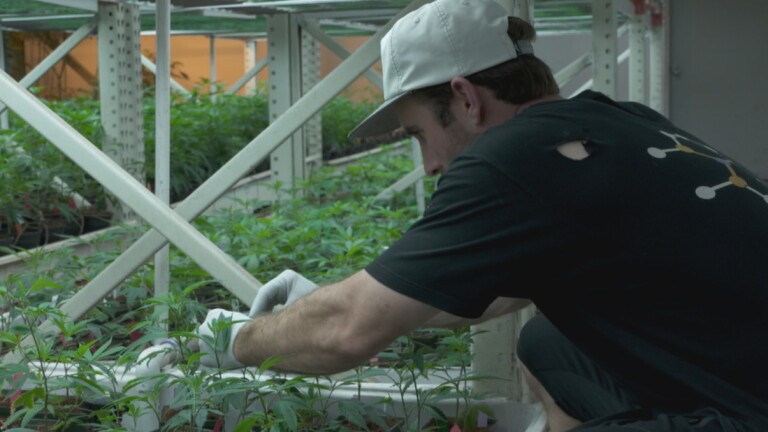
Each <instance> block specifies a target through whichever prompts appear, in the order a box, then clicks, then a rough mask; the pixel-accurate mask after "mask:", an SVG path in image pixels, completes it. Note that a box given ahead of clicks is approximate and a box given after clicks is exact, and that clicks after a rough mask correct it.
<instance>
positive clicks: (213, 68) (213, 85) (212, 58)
mask: <svg viewBox="0 0 768 432" xmlns="http://www.w3.org/2000/svg"><path fill="white" fill-rule="evenodd" d="M209 42H210V44H209V51H210V55H209V56H210V62H211V63H210V71H211V72H210V77H209V78H210V80H211V83H210V85H211V87H210V92H211V94H213V93H215V92H216V80H217V79H218V78H217V77H216V36H215V35H210V36H209Z"/></svg>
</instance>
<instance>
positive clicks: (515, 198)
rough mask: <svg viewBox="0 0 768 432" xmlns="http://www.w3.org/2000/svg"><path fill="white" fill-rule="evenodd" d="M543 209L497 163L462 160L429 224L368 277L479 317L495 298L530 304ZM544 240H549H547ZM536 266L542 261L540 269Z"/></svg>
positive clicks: (414, 230) (445, 182) (436, 198)
mask: <svg viewBox="0 0 768 432" xmlns="http://www.w3.org/2000/svg"><path fill="white" fill-rule="evenodd" d="M537 207H538V204H537V203H536V202H535V199H534V198H533V197H531V196H530V195H529V194H527V193H525V191H523V190H522V188H520V187H518V186H517V185H516V184H515V183H514V182H513V181H512V180H511V179H510V178H508V177H507V176H505V175H504V174H502V173H501V172H499V171H498V170H496V169H495V168H494V167H492V166H491V164H488V163H486V162H485V161H483V160H481V159H479V158H476V157H472V156H467V155H463V156H459V157H458V158H457V159H455V160H454V162H453V164H452V166H451V169H450V170H449V171H448V172H447V173H446V174H445V175H444V176H443V177H442V178H441V179H440V182H439V186H438V189H437V191H436V192H435V193H434V195H433V199H432V203H431V205H430V207H429V208H428V209H427V212H426V214H425V216H424V218H423V219H421V220H420V221H418V222H417V223H416V224H414V225H413V226H412V227H411V228H410V229H409V230H408V231H407V232H406V233H405V235H404V236H403V237H402V238H401V239H400V240H399V241H398V242H396V243H395V244H394V245H392V246H391V247H390V248H389V249H388V250H387V251H385V252H384V254H382V255H381V256H380V257H379V258H377V259H376V260H375V261H373V262H372V263H371V264H370V265H369V266H368V267H367V268H366V271H367V272H368V273H369V274H370V275H371V276H372V277H373V278H375V279H376V280H378V281H379V282H381V283H382V284H384V285H386V286H387V287H389V288H391V289H393V290H395V291H398V292H400V293H401V294H404V295H406V296H408V297H411V298H414V299H416V300H419V301H422V302H424V303H427V304H429V305H431V306H434V307H437V308H439V309H441V310H443V311H446V312H448V313H451V314H454V315H458V316H463V317H467V318H475V317H478V316H480V315H482V313H483V312H484V311H485V309H486V308H487V307H488V305H489V304H490V303H491V302H493V300H495V299H496V298H497V297H499V296H502V297H522V298H527V297H529V295H528V294H529V292H528V288H527V287H526V284H523V283H522V281H526V280H529V278H530V277H531V275H533V274H535V273H536V271H537V269H539V268H540V267H541V266H540V265H539V263H538V262H536V261H538V259H539V258H541V255H540V254H537V252H536V250H539V249H540V250H544V245H542V244H540V243H541V242H540V239H541V238H542V236H541V234H542V233H541V229H546V228H544V227H545V226H546V225H547V223H546V222H545V221H543V220H542V219H541V218H540V217H539V218H535V217H533V214H534V213H535V212H537V210H536V208H537ZM544 237H546V236H544ZM534 262H536V263H535V264H534Z"/></svg>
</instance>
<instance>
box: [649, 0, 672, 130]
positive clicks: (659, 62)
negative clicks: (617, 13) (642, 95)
mask: <svg viewBox="0 0 768 432" xmlns="http://www.w3.org/2000/svg"><path fill="white" fill-rule="evenodd" d="M654 6H655V9H654V10H652V11H651V33H650V34H651V44H650V63H651V68H650V81H651V82H650V95H649V105H650V107H651V108H653V109H655V110H656V111H658V112H660V113H661V114H664V115H668V114H669V92H668V89H669V82H668V74H667V70H668V65H669V41H668V40H667V35H669V19H667V17H668V16H669V2H666V1H665V2H657V3H655V4H654Z"/></svg>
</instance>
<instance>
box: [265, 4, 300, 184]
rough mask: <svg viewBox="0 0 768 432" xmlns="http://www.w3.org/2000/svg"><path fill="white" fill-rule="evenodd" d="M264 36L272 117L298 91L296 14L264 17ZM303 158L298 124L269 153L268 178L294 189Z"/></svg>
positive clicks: (298, 60) (298, 65) (291, 103)
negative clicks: (284, 139) (269, 174)
mask: <svg viewBox="0 0 768 432" xmlns="http://www.w3.org/2000/svg"><path fill="white" fill-rule="evenodd" d="M267 40H268V44H269V48H268V53H267V55H268V56H269V118H270V121H274V120H276V119H277V118H279V117H280V116H281V115H282V114H283V113H284V112H286V111H287V110H288V109H289V108H290V107H291V105H293V104H294V103H295V102H296V101H297V100H299V98H300V97H301V95H302V92H301V84H302V82H301V79H302V76H301V34H300V28H299V26H298V22H297V19H296V17H295V16H294V15H291V14H276V15H272V16H269V17H267ZM304 158H305V146H304V135H303V130H302V129H301V128H299V129H297V130H296V132H295V133H294V134H293V135H292V136H291V137H290V138H289V139H287V140H286V141H285V142H283V143H282V144H280V146H279V147H277V149H275V151H273V152H272V154H271V155H270V158H269V166H270V170H271V171H272V180H273V181H275V182H279V183H280V185H281V189H282V190H283V191H284V192H285V193H289V192H290V191H293V190H294V189H295V188H294V186H295V185H296V180H303V179H304V178H306V169H305V163H304ZM285 196H287V195H285Z"/></svg>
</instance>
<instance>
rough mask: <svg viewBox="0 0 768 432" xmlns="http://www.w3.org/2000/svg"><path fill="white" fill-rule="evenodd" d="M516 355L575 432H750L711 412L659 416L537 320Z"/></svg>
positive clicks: (528, 328)
mask: <svg viewBox="0 0 768 432" xmlns="http://www.w3.org/2000/svg"><path fill="white" fill-rule="evenodd" d="M517 354H518V357H519V358H520V360H521V361H522V362H523V364H524V365H525V366H526V367H527V368H528V370H529V371H531V373H532V374H533V376H535V377H536V379H538V380H539V382H541V384H542V386H543V387H544V388H545V389H546V390H547V392H548V393H549V394H550V395H551V396H552V399H554V401H555V403H556V404H557V405H558V406H559V407H560V409H562V410H563V411H564V412H565V413H566V414H568V415H570V416H571V417H573V418H575V419H578V420H580V421H582V422H584V423H583V424H582V425H581V426H579V427H577V428H575V429H573V430H574V431H578V432H588V431H602V432H610V431H616V432H629V431H637V432H746V431H752V430H753V429H751V428H747V427H746V426H744V425H742V424H740V423H738V422H736V421H735V420H732V419H730V418H728V417H726V416H724V415H722V414H721V413H720V412H719V411H717V410H715V409H701V410H697V411H695V412H691V413H685V414H665V413H660V412H658V411H657V410H655V409H653V408H654V407H653V406H651V405H650V404H647V403H644V401H643V400H641V398H639V397H638V396H637V395H636V394H635V393H633V392H632V390H631V389H628V388H624V387H622V386H621V385H620V384H619V383H617V382H616V381H615V380H614V379H613V378H612V377H611V376H610V375H608V374H607V373H606V372H605V371H604V370H602V369H601V368H600V367H598V366H597V365H596V364H595V363H594V362H592V360H590V359H589V358H588V357H587V356H586V355H584V354H583V353H582V352H581V351H580V350H579V349H578V348H576V346H574V345H573V344H572V343H571V342H570V341H569V340H568V339H566V338H565V336H563V335H562V334H561V333H560V332H559V331H558V330H557V329H556V328H555V327H554V326H553V325H552V323H550V322H549V320H548V319H546V318H545V317H544V316H543V315H537V316H536V317H535V318H533V319H532V320H530V321H529V322H528V323H526V325H525V326H524V327H523V329H522V332H521V334H520V339H519V342H518V346H517Z"/></svg>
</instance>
